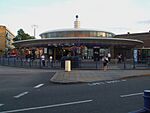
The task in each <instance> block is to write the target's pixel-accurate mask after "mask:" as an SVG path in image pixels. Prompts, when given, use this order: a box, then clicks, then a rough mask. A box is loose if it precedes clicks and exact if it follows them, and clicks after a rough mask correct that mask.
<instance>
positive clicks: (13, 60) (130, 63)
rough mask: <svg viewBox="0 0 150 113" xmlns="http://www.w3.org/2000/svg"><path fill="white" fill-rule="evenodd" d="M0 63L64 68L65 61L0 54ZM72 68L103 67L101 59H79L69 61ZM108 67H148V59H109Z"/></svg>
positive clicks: (27, 66)
mask: <svg viewBox="0 0 150 113" xmlns="http://www.w3.org/2000/svg"><path fill="white" fill-rule="evenodd" d="M0 65H3V66H14V67H23V68H39V69H40V68H41V69H64V68H65V61H61V60H60V61H50V60H48V59H46V60H45V61H44V63H43V62H42V60H41V59H25V58H19V57H3V56H0ZM71 68H72V69H103V62H102V60H99V61H94V60H79V61H71ZM108 69H150V60H149V59H143V61H141V62H134V60H133V59H124V60H123V61H121V62H120V63H118V61H117V59H111V61H110V62H109V63H108Z"/></svg>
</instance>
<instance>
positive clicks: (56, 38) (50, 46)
mask: <svg viewBox="0 0 150 113" xmlns="http://www.w3.org/2000/svg"><path fill="white" fill-rule="evenodd" d="M40 36H41V39H32V40H24V41H16V42H15V43H14V45H15V46H16V47H17V48H28V49H29V50H31V49H34V50H35V51H36V54H37V56H40V55H41V54H43V53H44V54H45V55H46V56H47V57H49V56H52V57H53V60H60V59H61V58H62V57H63V56H67V55H68V54H69V55H71V56H80V57H81V58H82V59H87V60H88V59H89V60H91V59H92V60H99V59H100V58H101V57H102V56H104V55H107V53H108V52H110V53H111V55H112V58H115V57H116V56H117V55H118V54H122V55H123V56H126V57H127V58H132V56H133V49H134V48H136V47H140V46H142V44H143V41H141V40H139V39H131V38H126V37H125V38H124V37H122V36H121V38H120V37H119V35H118V36H116V35H115V34H114V33H111V32H107V31H100V30H93V29H83V28H80V21H79V19H78V15H76V20H75V21H74V28H71V29H59V30H52V31H46V32H44V33H41V34H40Z"/></svg>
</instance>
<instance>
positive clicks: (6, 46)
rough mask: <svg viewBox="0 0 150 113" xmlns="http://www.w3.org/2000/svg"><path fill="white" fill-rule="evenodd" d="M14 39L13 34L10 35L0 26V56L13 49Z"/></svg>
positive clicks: (4, 27)
mask: <svg viewBox="0 0 150 113" xmlns="http://www.w3.org/2000/svg"><path fill="white" fill-rule="evenodd" d="M14 38H15V36H14V34H13V33H11V32H10V31H9V30H8V29H7V28H6V26H1V25H0V54H2V53H5V52H7V51H8V50H10V49H13V48H14V46H13V39H14Z"/></svg>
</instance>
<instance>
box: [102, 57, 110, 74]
mask: <svg viewBox="0 0 150 113" xmlns="http://www.w3.org/2000/svg"><path fill="white" fill-rule="evenodd" d="M102 62H103V69H104V71H107V69H108V62H109V61H108V57H107V56H104V57H103V58H102Z"/></svg>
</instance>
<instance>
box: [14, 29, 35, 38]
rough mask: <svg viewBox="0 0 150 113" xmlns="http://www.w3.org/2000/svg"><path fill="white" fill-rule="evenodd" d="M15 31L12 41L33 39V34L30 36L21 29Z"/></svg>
mask: <svg viewBox="0 0 150 113" xmlns="http://www.w3.org/2000/svg"><path fill="white" fill-rule="evenodd" d="M17 33H18V34H17V36H16V37H15V38H14V41H19V40H29V39H35V37H34V36H30V35H29V34H27V33H25V32H24V31H23V29H19V30H18V32H17Z"/></svg>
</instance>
